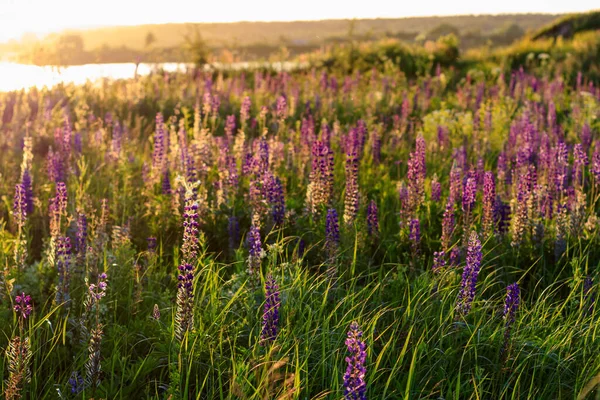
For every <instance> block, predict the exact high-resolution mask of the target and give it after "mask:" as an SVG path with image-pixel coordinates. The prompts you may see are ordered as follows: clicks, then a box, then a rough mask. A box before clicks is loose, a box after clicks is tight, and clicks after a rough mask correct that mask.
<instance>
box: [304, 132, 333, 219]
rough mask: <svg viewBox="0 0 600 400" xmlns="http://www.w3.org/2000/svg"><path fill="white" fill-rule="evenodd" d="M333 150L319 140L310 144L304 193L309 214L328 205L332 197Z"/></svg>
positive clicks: (315, 212)
mask: <svg viewBox="0 0 600 400" xmlns="http://www.w3.org/2000/svg"><path fill="white" fill-rule="evenodd" d="M333 167H334V160H333V152H332V151H331V150H330V149H329V148H328V147H327V146H325V144H324V143H323V142H321V141H320V140H315V141H314V143H313V144H312V166H311V172H310V176H309V185H308V189H307V193H306V207H307V209H308V211H309V213H310V214H311V215H315V214H317V213H318V212H319V211H320V208H321V207H322V206H329V205H330V203H331V200H332V198H333Z"/></svg>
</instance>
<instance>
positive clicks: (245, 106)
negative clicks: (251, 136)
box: [240, 96, 252, 127]
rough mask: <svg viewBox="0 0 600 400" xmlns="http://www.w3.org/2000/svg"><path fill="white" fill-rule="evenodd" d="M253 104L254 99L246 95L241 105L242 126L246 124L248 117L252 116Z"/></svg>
mask: <svg viewBox="0 0 600 400" xmlns="http://www.w3.org/2000/svg"><path fill="white" fill-rule="evenodd" d="M251 105H252V100H250V97H248V96H246V97H244V100H242V105H241V106H240V121H241V123H242V127H244V126H246V123H247V122H248V119H249V118H250V106H251Z"/></svg>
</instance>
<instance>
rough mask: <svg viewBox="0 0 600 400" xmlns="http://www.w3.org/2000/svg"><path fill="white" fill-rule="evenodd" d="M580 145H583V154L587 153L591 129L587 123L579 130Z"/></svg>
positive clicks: (590, 142)
mask: <svg viewBox="0 0 600 400" xmlns="http://www.w3.org/2000/svg"><path fill="white" fill-rule="evenodd" d="M581 144H582V145H583V150H584V152H585V153H587V152H588V150H589V149H590V145H591V144H592V128H591V127H590V124H588V123H587V122H586V123H585V124H584V125H583V127H582V128H581Z"/></svg>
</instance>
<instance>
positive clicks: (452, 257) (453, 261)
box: [448, 246, 461, 267]
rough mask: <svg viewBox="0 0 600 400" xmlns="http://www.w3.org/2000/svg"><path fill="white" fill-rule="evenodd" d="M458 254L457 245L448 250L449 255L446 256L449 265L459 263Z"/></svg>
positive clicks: (454, 265)
mask: <svg viewBox="0 0 600 400" xmlns="http://www.w3.org/2000/svg"><path fill="white" fill-rule="evenodd" d="M460 256H461V254H460V248H459V247H458V246H455V247H453V248H452V250H450V257H448V259H449V261H450V265H451V266H453V267H456V266H458V264H459V263H460Z"/></svg>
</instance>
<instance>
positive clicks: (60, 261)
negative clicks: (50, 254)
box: [55, 236, 71, 304]
mask: <svg viewBox="0 0 600 400" xmlns="http://www.w3.org/2000/svg"><path fill="white" fill-rule="evenodd" d="M55 260H56V261H55V262H56V270H57V272H58V285H57V288H56V304H62V303H65V302H67V301H69V298H70V297H69V283H70V280H71V239H70V238H69V237H65V236H60V237H58V238H57V243H56V258H55Z"/></svg>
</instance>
